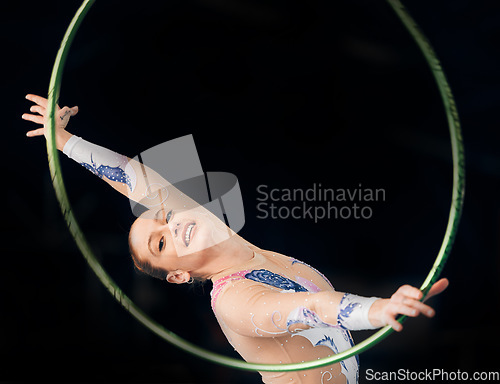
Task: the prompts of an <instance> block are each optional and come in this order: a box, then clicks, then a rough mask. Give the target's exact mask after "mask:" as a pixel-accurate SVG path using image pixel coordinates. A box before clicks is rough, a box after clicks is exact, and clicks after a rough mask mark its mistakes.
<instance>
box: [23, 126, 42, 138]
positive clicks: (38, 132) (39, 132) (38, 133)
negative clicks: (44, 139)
mask: <svg viewBox="0 0 500 384" xmlns="http://www.w3.org/2000/svg"><path fill="white" fill-rule="evenodd" d="M44 132H45V128H38V129H35V130H33V131H29V132H26V136H28V137H35V136H42V135H43V134H44Z"/></svg>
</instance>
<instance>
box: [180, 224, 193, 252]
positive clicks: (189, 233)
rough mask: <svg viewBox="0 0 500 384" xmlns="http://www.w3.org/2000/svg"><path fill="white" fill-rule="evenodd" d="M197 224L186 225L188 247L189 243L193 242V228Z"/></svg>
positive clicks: (185, 238) (186, 243)
mask: <svg viewBox="0 0 500 384" xmlns="http://www.w3.org/2000/svg"><path fill="white" fill-rule="evenodd" d="M195 226H196V223H191V224H188V225H187V226H186V229H185V230H184V239H183V240H184V244H185V245H186V247H189V244H190V243H191V240H192V235H193V229H194V227H195Z"/></svg>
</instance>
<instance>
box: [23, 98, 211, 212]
mask: <svg viewBox="0 0 500 384" xmlns="http://www.w3.org/2000/svg"><path fill="white" fill-rule="evenodd" d="M26 98H27V99H28V100H30V101H32V102H33V103H34V105H32V106H31V108H30V111H31V112H32V113H31V114H29V113H25V114H23V116H22V118H23V119H25V120H28V121H32V122H34V123H37V124H40V125H43V127H41V128H38V129H35V130H32V131H29V132H27V134H26V135H27V136H28V137H35V136H41V135H45V136H47V130H46V129H45V126H46V123H47V119H48V116H47V113H46V112H47V102H48V101H47V99H46V98H43V97H40V96H37V95H33V94H28V95H27V96H26ZM77 113H78V107H73V108H69V107H64V108H59V106H57V110H56V127H55V136H56V145H57V149H59V150H60V151H63V152H64V153H65V154H66V155H67V156H68V157H70V158H72V159H73V160H75V161H77V162H78V163H80V164H81V165H82V166H84V167H85V168H86V169H88V170H89V171H91V172H92V173H94V174H95V175H97V176H98V177H100V178H101V179H102V180H104V181H105V182H106V183H108V184H109V185H111V186H112V187H113V188H114V189H116V190H117V191H118V192H120V193H122V194H123V195H125V196H127V197H128V198H129V199H131V200H133V201H135V202H138V203H142V204H144V205H146V206H147V207H158V209H159V208H164V207H167V208H168V209H183V210H184V209H192V208H198V209H201V210H204V211H206V212H205V213H207V214H210V212H209V211H208V210H206V209H204V208H203V207H202V206H199V204H197V203H196V202H195V201H194V200H192V199H191V198H190V197H189V196H186V195H185V194H183V193H182V192H181V191H180V190H178V189H177V188H175V187H174V186H173V185H171V184H170V183H169V182H168V181H167V180H165V179H164V178H163V177H162V176H160V175H159V174H158V173H157V172H155V171H154V170H152V169H151V168H149V167H147V166H145V165H143V164H141V163H139V162H137V161H135V160H134V159H130V158H128V157H127V156H124V155H121V154H119V153H116V152H113V151H111V150H109V149H107V148H104V147H100V146H98V145H95V144H92V143H89V142H87V141H85V140H83V139H82V138H80V137H77V136H74V135H72V134H71V133H69V132H68V131H66V126H67V124H68V122H69V119H70V117H72V116H75V115H76V114H77ZM167 197H168V200H167ZM210 215H211V214H210ZM211 216H212V217H213V218H214V219H216V220H218V218H216V217H215V216H214V215H211Z"/></svg>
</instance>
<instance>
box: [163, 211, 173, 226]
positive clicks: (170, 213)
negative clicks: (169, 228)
mask: <svg viewBox="0 0 500 384" xmlns="http://www.w3.org/2000/svg"><path fill="white" fill-rule="evenodd" d="M171 218H172V210H170V211H168V213H167V216H166V218H165V219H166V221H167V224H168V222H169V221H170V219H171Z"/></svg>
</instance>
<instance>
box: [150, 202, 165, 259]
mask: <svg viewBox="0 0 500 384" xmlns="http://www.w3.org/2000/svg"><path fill="white" fill-rule="evenodd" d="M164 212H165V210H164V209H159V210H158V211H157V212H156V213H155V215H154V218H153V219H154V220H155V221H159V222H161V220H160V214H162V213H164ZM152 239H153V235H149V239H148V248H149V252H151V254H152V255H153V256H155V257H158V254H157V253H156V252H154V251H153V245H152V244H151V241H152Z"/></svg>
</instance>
